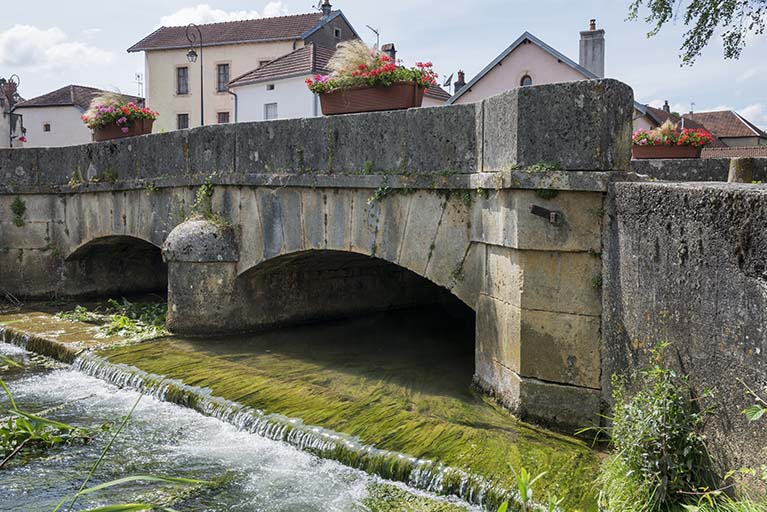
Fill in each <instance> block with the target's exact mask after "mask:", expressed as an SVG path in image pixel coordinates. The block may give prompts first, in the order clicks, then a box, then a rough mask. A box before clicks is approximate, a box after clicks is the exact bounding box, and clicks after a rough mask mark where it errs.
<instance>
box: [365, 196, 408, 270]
mask: <svg viewBox="0 0 767 512" xmlns="http://www.w3.org/2000/svg"><path fill="white" fill-rule="evenodd" d="M371 194H372V191H371ZM411 197H412V196H410V195H402V194H389V195H387V196H386V197H384V198H383V199H376V201H379V202H380V208H381V213H380V220H379V221H378V225H379V229H378V235H377V237H376V251H375V254H374V256H376V257H378V258H382V259H385V260H386V261H391V262H394V263H397V262H398V261H399V259H398V258H399V250H400V245H401V244H402V240H403V236H404V233H405V225H406V223H407V216H408V211H409V210H410V199H411Z"/></svg>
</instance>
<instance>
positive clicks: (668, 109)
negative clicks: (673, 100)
mask: <svg viewBox="0 0 767 512" xmlns="http://www.w3.org/2000/svg"><path fill="white" fill-rule="evenodd" d="M663 111H664V112H665V113H667V114H670V113H671V107H670V106H669V104H668V100H666V102H665V103H664V104H663Z"/></svg>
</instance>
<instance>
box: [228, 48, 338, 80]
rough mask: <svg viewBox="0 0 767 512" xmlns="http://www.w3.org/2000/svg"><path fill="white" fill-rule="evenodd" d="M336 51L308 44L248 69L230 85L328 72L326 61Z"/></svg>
mask: <svg viewBox="0 0 767 512" xmlns="http://www.w3.org/2000/svg"><path fill="white" fill-rule="evenodd" d="M335 52H336V51H335V50H333V49H330V48H323V47H322V46H317V45H315V44H308V45H306V46H304V47H302V48H299V49H298V50H295V51H294V52H291V53H289V54H287V55H283V56H282V57H279V58H277V59H274V60H273V61H271V62H269V63H268V64H264V65H263V66H261V67H260V68H257V69H254V70H253V71H248V72H247V73H245V74H244V75H241V76H239V77H237V78H235V79H234V80H232V81H231V82H229V85H230V86H238V85H247V84H250V83H256V82H263V81H268V80H278V79H281V78H289V77H294V76H302V75H314V74H316V73H322V74H328V73H329V71H328V69H327V66H328V61H329V60H330V58H331V57H332V56H333V54H334V53H335Z"/></svg>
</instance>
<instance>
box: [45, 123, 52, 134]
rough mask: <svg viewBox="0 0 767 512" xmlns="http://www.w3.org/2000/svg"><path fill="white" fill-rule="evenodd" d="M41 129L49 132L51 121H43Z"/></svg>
mask: <svg viewBox="0 0 767 512" xmlns="http://www.w3.org/2000/svg"><path fill="white" fill-rule="evenodd" d="M43 131H44V132H49V131H51V123H45V124H44V125H43Z"/></svg>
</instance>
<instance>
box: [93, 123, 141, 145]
mask: <svg viewBox="0 0 767 512" xmlns="http://www.w3.org/2000/svg"><path fill="white" fill-rule="evenodd" d="M153 124H154V119H137V120H136V121H133V122H132V123H131V124H130V125H128V126H127V128H128V131H123V128H122V127H120V126H119V125H116V124H107V125H104V126H99V127H97V128H94V129H93V140H94V142H99V141H102V140H111V139H121V138H123V137H136V136H137V135H148V134H150V133H152V125H153Z"/></svg>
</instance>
